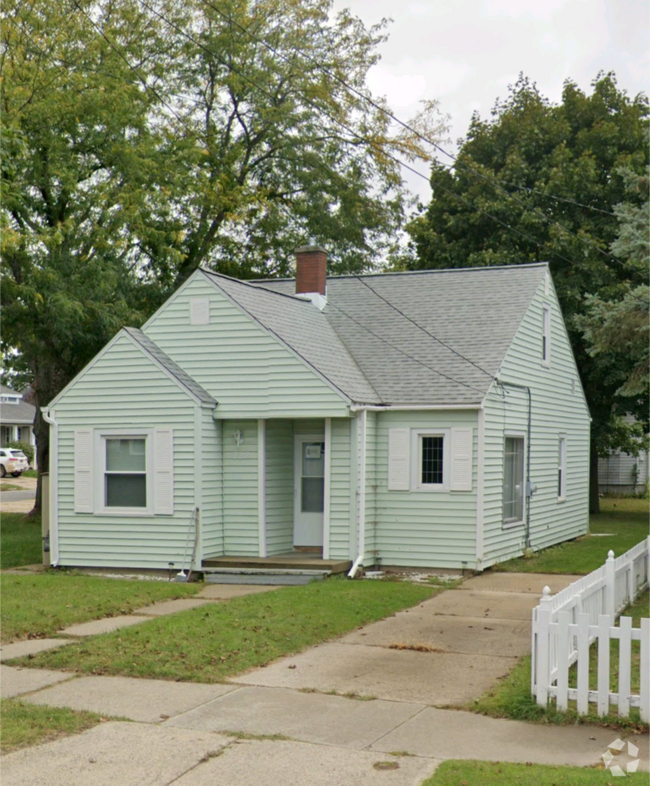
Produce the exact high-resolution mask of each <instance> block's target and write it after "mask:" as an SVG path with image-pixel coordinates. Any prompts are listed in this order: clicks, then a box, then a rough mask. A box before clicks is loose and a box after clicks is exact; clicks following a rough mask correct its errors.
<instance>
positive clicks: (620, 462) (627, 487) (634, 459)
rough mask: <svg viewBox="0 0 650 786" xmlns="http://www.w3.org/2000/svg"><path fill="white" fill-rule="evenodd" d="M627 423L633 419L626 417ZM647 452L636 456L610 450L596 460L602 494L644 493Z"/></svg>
mask: <svg viewBox="0 0 650 786" xmlns="http://www.w3.org/2000/svg"><path fill="white" fill-rule="evenodd" d="M626 420H627V421H628V422H629V423H633V422H634V419H633V418H632V416H631V415H628V416H627V417H626ZM649 470H650V465H649V464H648V453H647V452H646V451H645V450H642V451H641V452H640V453H639V455H638V456H632V455H630V454H629V453H622V452H621V451H618V450H617V451H612V453H610V455H609V456H607V458H601V459H599V460H598V488H599V491H600V492H601V493H604V494H645V492H646V489H647V487H648V472H649Z"/></svg>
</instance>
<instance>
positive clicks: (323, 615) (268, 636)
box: [22, 579, 436, 682]
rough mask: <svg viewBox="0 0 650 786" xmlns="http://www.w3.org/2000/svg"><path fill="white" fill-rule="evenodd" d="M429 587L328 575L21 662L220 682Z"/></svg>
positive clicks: (389, 610) (401, 604)
mask: <svg viewBox="0 0 650 786" xmlns="http://www.w3.org/2000/svg"><path fill="white" fill-rule="evenodd" d="M435 593H436V589H435V588H433V587H429V586H421V585H414V584H407V583H399V584H395V583H392V582H379V581H373V582H362V581H359V582H358V581H347V580H345V579H329V580H327V581H322V582H315V583H313V584H309V585H307V586H304V587H286V588H283V589H279V590H276V591H275V592H270V593H266V594H264V595H248V596H246V597H241V598H235V599H233V600H231V601H229V602H228V603H218V604H210V605H207V606H202V607H200V608H196V609H192V610H190V611H186V612H182V613H179V614H174V615H173V616H170V617H162V618H159V619H155V620H152V621H150V622H145V623H143V624H142V625H136V626H134V627H132V628H125V629H122V630H120V631H116V632H115V633H111V634H106V635H103V636H97V637H95V638H93V639H92V640H85V641H83V642H80V643H79V644H73V645H70V646H69V647H65V648H64V649H65V650H66V651H65V652H64V651H63V650H62V651H60V652H58V653H56V652H54V651H51V652H46V653H41V654H39V655H37V656H36V657H34V658H33V659H30V660H28V659H23V661H22V662H23V663H24V665H32V666H37V667H40V668H55V669H75V670H78V671H82V672H85V673H90V674H121V675H124V676H131V677H150V678H155V679H169V680H183V681H188V682H222V681H224V680H225V679H227V678H228V677H231V676H234V675H236V674H240V673H242V672H244V671H246V670H248V669H251V668H255V667H259V666H264V665H266V664H268V663H270V662H271V661H273V660H276V659H277V658H280V657H282V656H284V655H290V654H294V653H297V652H301V651H303V650H304V649H306V648H307V647H310V646H312V645H314V644H318V643H320V642H322V641H326V640H327V639H332V638H335V637H337V636H340V635H342V634H344V633H347V632H348V631H350V630H354V629H355V628H358V627H360V626H362V625H365V624H367V623H369V622H374V621H375V620H379V619H382V618H384V617H387V616H389V615H390V614H393V613H394V612H396V611H399V610H401V609H403V608H406V607H408V606H414V605H415V604H417V603H419V602H421V601H423V600H426V599H427V598H430V597H431V596H432V595H433V594H435Z"/></svg>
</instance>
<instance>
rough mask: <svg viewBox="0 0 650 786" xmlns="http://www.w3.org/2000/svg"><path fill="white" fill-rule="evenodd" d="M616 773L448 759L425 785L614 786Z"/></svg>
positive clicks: (637, 778) (639, 778) (638, 777)
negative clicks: (614, 774) (531, 785)
mask: <svg viewBox="0 0 650 786" xmlns="http://www.w3.org/2000/svg"><path fill="white" fill-rule="evenodd" d="M627 778H631V779H632V780H631V781H627V780H626V782H627V783H630V782H631V783H639V784H640V783H641V782H644V783H645V782H647V778H648V773H647V772H638V773H635V774H634V775H628V776H627ZM613 780H614V776H613V775H612V774H611V772H608V771H607V770H595V769H593V768H592V767H552V766H549V765H546V764H507V763H504V762H489V761H459V760H454V759H449V760H448V761H444V762H443V763H442V764H441V765H440V766H439V767H438V769H437V770H436V771H435V773H434V774H433V775H432V776H431V778H428V779H427V780H426V781H424V783H423V784H422V786H530V784H533V783H534V784H535V786H601V785H602V786H612V781H613Z"/></svg>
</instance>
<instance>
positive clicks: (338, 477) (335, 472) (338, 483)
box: [329, 418, 356, 559]
mask: <svg viewBox="0 0 650 786" xmlns="http://www.w3.org/2000/svg"><path fill="white" fill-rule="evenodd" d="M350 426H351V421H350V420H349V419H343V418H336V419H333V420H332V442H331V464H330V537H329V553H330V559H349V558H350V551H351V545H350V539H351V537H352V533H354V532H356V527H355V526H354V515H355V511H354V506H353V505H352V499H351V490H350V484H351V473H352V470H351V463H352V462H351V449H352V448H351V442H350ZM353 492H354V489H353V490H352V493H353Z"/></svg>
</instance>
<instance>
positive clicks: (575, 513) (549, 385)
mask: <svg viewBox="0 0 650 786" xmlns="http://www.w3.org/2000/svg"><path fill="white" fill-rule="evenodd" d="M544 304H549V305H550V306H551V363H550V367H548V368H547V367H545V366H544V365H542V309H543V305H544ZM498 376H499V378H500V379H502V380H504V381H511V382H516V383H519V384H521V385H529V386H530V388H531V391H532V402H533V404H532V412H533V416H532V441H531V473H530V474H531V481H532V482H533V483H534V484H536V485H537V492H536V493H535V495H534V496H533V498H532V502H531V507H530V522H531V531H530V534H531V545H532V547H533V548H535V549H537V548H544V547H546V546H550V545H552V544H554V543H559V542H561V541H564V540H568V539H570V538H575V537H577V536H578V535H581V534H583V533H585V532H586V531H587V528H588V512H587V506H588V496H589V413H588V410H587V406H586V404H585V400H584V396H583V393H582V389H581V387H580V381H579V378H578V372H577V369H576V366H575V362H574V359H573V355H572V352H571V347H570V344H569V340H568V337H567V335H566V330H565V328H564V323H563V321H562V317H561V314H560V308H559V304H558V301H557V297H556V295H555V292H554V289H553V286H552V284H550V287H549V293H548V295H546V294H545V290H544V284H543V283H542V284H541V285H540V287H539V290H538V291H537V293H536V295H535V298H534V300H533V302H532V303H531V306H530V308H529V309H528V311H527V313H526V315H525V316H524V319H523V321H522V323H521V325H520V327H519V330H518V331H517V334H516V336H515V339H514V341H513V343H512V345H511V347H510V349H509V350H508V352H507V354H506V357H505V359H504V362H503V364H502V367H501V370H500V372H499V375H498ZM506 390H507V393H506V394H505V401H504V393H503V391H502V389H501V388H498V387H495V386H494V385H493V386H492V388H491V390H490V393H489V394H488V397H487V399H486V402H485V462H484V463H485V495H484V554H483V557H484V559H483V567H489V565H491V564H493V563H495V562H500V561H502V560H505V559H509V558H510V557H514V556H517V555H519V554H521V553H522V551H523V549H524V546H525V543H524V540H525V527H524V526H523V525H519V526H514V527H512V528H504V527H503V450H504V434H505V433H506V432H515V433H520V434H525V433H526V430H527V413H528V399H527V395H526V393H525V391H514V390H511V389H508V388H506ZM560 435H564V436H566V440H567V475H566V500H565V501H564V502H558V494H557V491H558V443H559V437H560Z"/></svg>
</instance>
